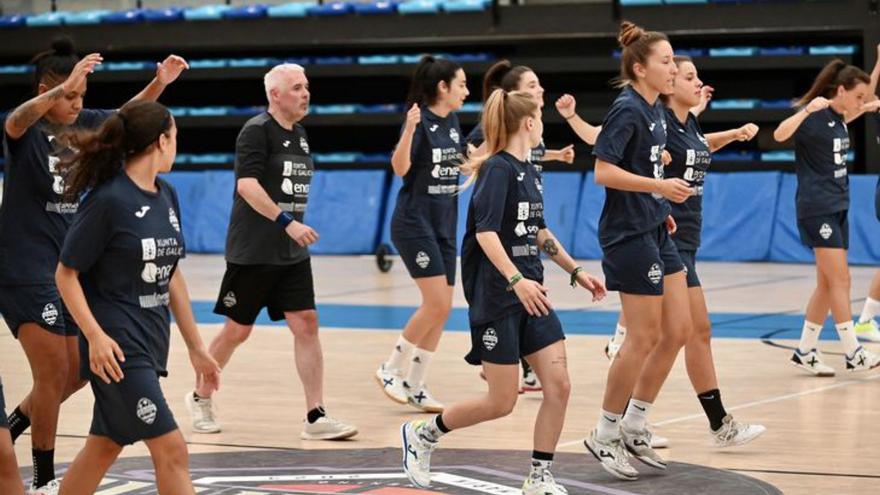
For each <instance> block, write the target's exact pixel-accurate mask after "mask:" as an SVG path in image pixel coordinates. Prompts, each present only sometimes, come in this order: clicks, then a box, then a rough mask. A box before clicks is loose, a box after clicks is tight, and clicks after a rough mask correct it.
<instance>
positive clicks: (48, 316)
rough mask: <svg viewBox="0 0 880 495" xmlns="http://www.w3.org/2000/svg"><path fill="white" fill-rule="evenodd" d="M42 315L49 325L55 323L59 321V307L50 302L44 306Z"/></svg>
mask: <svg viewBox="0 0 880 495" xmlns="http://www.w3.org/2000/svg"><path fill="white" fill-rule="evenodd" d="M41 316H42V317H43V321H45V322H46V324H47V325H54V324H55V322H56V321H58V309H57V308H56V307H55V305H54V304H52V303H49V304H47V305H45V306H43V314H42V315H41Z"/></svg>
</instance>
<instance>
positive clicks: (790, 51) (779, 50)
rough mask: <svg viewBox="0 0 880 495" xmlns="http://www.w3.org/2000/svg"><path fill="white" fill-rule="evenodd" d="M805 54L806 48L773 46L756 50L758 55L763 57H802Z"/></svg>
mask: <svg viewBox="0 0 880 495" xmlns="http://www.w3.org/2000/svg"><path fill="white" fill-rule="evenodd" d="M806 52H807V50H806V48H804V47H802V46H774V47H764V48H758V55H761V56H765V57H781V56H792V55H803V54H805V53H806Z"/></svg>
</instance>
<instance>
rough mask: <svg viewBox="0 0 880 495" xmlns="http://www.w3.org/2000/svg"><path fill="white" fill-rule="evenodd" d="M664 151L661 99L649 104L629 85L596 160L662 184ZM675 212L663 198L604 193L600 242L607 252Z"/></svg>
mask: <svg viewBox="0 0 880 495" xmlns="http://www.w3.org/2000/svg"><path fill="white" fill-rule="evenodd" d="M665 147H666V117H665V112H664V110H663V105H662V104H661V103H660V101H659V99H658V101H656V102H655V103H654V105H649V104H648V102H647V101H645V99H644V98H642V95H640V94H639V93H638V92H636V91H635V90H634V89H633V88H632V87H630V86H627V87H625V88H623V90H622V91H621V92H620V95H619V96H618V97H617V99H616V100H614V103H613V104H612V105H611V109H610V110H609V111H608V115H606V116H605V121H604V122H603V123H602V132H601V133H600V134H599V138H598V139H597V140H596V146H595V147H593V156H595V157H597V158H599V159H600V160H603V161H605V162H608V163H611V164H613V165H617V166H618V167H620V168H622V169H624V170H626V171H627V172H630V173H633V174H636V175H641V176H642V177H650V178H654V179H663V162H662V160H661V155H662V154H663V150H664V149H665ZM670 211H671V209H670V207H669V202H668V201H666V199H665V198H664V197H663V196H661V195H659V194H650V193H639V192H629V191H618V190H616V189H611V188H605V206H604V207H603V208H602V216H601V217H600V219H599V243H600V244H601V245H602V247H603V248H604V247H608V246H611V245H613V244H616V243H618V242H621V241H624V240H626V239H628V238H630V237H633V236H636V235H639V234H642V233H645V232H648V231H650V230H653V229H656V228H657V226H659V225H660V224H661V223H663V221H664V220H665V219H666V217H667V216H669V213H670Z"/></svg>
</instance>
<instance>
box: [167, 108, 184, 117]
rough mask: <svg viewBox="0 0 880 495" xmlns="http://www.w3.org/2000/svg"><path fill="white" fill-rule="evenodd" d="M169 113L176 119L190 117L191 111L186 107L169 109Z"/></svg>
mask: <svg viewBox="0 0 880 495" xmlns="http://www.w3.org/2000/svg"><path fill="white" fill-rule="evenodd" d="M168 111H169V112H171V115H173V116H175V117H185V116H187V115H189V109H188V108H186V107H168Z"/></svg>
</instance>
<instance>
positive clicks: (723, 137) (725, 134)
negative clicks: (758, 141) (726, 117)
mask: <svg viewBox="0 0 880 495" xmlns="http://www.w3.org/2000/svg"><path fill="white" fill-rule="evenodd" d="M758 130H759V128H758V126H756V125H755V124H746V125H744V126H742V127H738V128H736V129H730V130H728V131H721V132H712V133H709V134H706V141H708V142H709V151H711V152H712V153H715V152H716V151H718V150H720V149H721V148H723V147H725V146H727V145H728V144H730V143H732V142H734V141H751V140H752V138H754V137H755V135H757V134H758Z"/></svg>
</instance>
